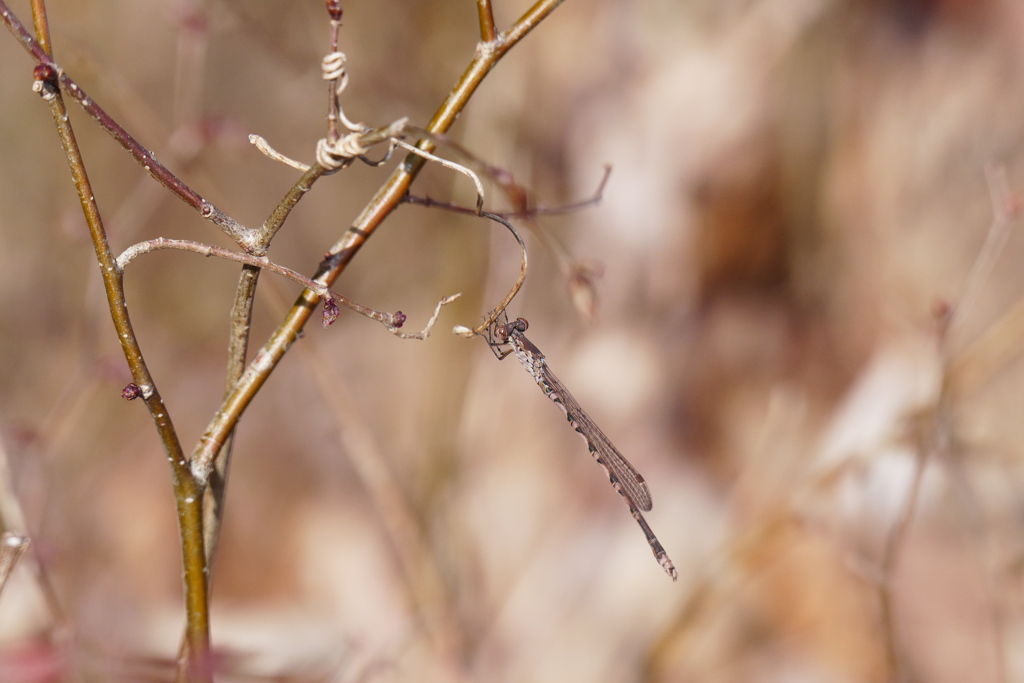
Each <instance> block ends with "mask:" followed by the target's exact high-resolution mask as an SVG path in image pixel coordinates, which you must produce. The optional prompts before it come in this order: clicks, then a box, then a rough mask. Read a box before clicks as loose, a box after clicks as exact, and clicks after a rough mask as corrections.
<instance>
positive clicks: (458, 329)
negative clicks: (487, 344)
mask: <svg viewBox="0 0 1024 683" xmlns="http://www.w3.org/2000/svg"><path fill="white" fill-rule="evenodd" d="M480 215H481V216H482V217H484V218H490V219H491V220H492V221H496V222H498V223H501V224H502V225H504V226H505V227H506V228H508V231H509V232H511V233H512V236H513V237H515V238H516V242H518V243H519V253H520V255H521V256H522V263H521V264H520V266H519V277H518V278H516V281H515V284H513V285H512V289H510V290H509V292H508V294H506V295H505V298H504V299H502V300H501V303H499V304H498V305H497V306H496V307H495V308H494V310H492V311H491V312H490V314H489V315H488V316H487V317H486V318H484V321H483V322H482V323H480V324H479V325H478V326H476V327H474V328H469V327H466V326H464V325H456V326H455V327H453V328H452V334H457V335H459V336H460V337H466V338H469V337H474V336H477V335H484V334H486V333H487V331H488V330H490V329H491V325H493V324H494V321H495V320H497V319H498V318H499V317H500V316H501V314H502V313H503V312H504V311H505V308H506V307H507V306H508V305H509V304H510V303H512V299H514V298H515V296H516V294H518V293H519V288H520V287H522V286H523V282H525V281H526V271H527V269H528V267H529V264H528V259H527V257H526V242H524V241H523V236H522V235H520V234H519V231H518V230H516V228H515V226H514V225H512V224H511V223H509V222H508V221H507V220H505V219H504V218H502V217H501V216H498V215H496V214H493V213H487V212H486V211H485V212H483V213H481V214H480Z"/></svg>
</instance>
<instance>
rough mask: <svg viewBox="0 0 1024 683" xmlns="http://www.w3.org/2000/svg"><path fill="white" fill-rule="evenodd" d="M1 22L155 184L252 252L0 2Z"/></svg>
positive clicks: (243, 232) (248, 237) (228, 222)
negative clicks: (52, 56) (158, 184)
mask: <svg viewBox="0 0 1024 683" xmlns="http://www.w3.org/2000/svg"><path fill="white" fill-rule="evenodd" d="M0 20H2V21H3V22H4V24H5V25H6V26H7V28H8V30H10V32H11V33H12V34H13V35H14V37H15V38H17V39H18V40H19V42H21V44H22V46H24V48H25V49H26V50H27V51H28V52H29V54H31V55H32V57H33V58H35V60H36V62H38V63H39V64H41V65H44V66H46V67H49V68H51V69H53V70H54V71H55V72H56V73H57V74H58V79H59V81H60V85H61V88H62V89H63V90H64V92H65V93H67V94H68V96H69V97H71V98H72V99H73V100H75V101H76V102H78V104H79V105H80V106H81V107H82V108H83V109H84V110H85V111H86V112H87V113H88V114H89V115H90V116H91V117H92V118H93V119H94V120H95V121H96V122H97V123H98V124H99V125H100V127H101V128H103V129H104V130H105V131H107V132H108V133H110V135H111V136H112V137H113V138H114V139H115V140H117V142H118V143H120V145H121V146H122V147H124V148H125V149H126V150H127V151H128V153H129V154H131V155H132V157H134V158H135V160H136V161H137V162H138V163H139V164H140V165H141V166H142V167H143V168H144V169H145V170H146V172H147V173H149V175H151V176H152V177H153V178H154V179H155V180H156V181H157V182H158V183H160V184H161V185H163V186H164V187H166V188H167V189H168V190H170V191H171V192H173V193H174V194H176V195H177V196H178V197H180V198H181V199H182V200H183V201H184V202H185V203H186V204H188V205H189V206H191V207H192V208H194V209H195V210H196V211H198V212H199V215H201V216H202V217H203V218H205V219H206V220H208V221H210V222H211V223H213V224H214V225H216V226H217V227H218V228H220V229H221V230H222V231H223V232H224V233H225V234H226V235H228V236H229V237H230V238H231V239H232V240H234V241H235V243H236V244H238V246H240V247H241V248H242V249H245V250H246V251H252V250H253V248H254V245H255V239H254V231H252V230H251V229H249V228H247V227H245V226H244V225H242V224H241V223H239V222H238V221H236V220H235V219H234V218H232V217H231V216H228V215H227V214H225V213H224V212H223V211H221V210H220V209H218V208H217V207H216V206H214V205H213V204H211V203H210V202H208V201H206V200H205V199H203V197H201V196H200V195H199V193H197V192H196V191H195V190H193V189H192V188H191V187H189V186H188V185H186V184H185V183H184V181H182V180H181V179H180V178H178V177H177V176H176V175H174V174H173V173H171V172H170V171H169V170H168V169H167V168H166V167H165V166H164V165H163V164H161V163H160V162H158V161H157V160H156V157H155V156H153V153H152V152H151V151H149V150H148V149H146V148H145V147H143V146H142V145H140V144H139V143H138V141H136V140H135V138H133V137H132V136H131V135H129V134H128V132H127V131H126V130H125V129H124V128H122V127H121V126H120V125H119V124H118V123H117V122H116V121H114V119H112V118H111V117H110V115H109V114H107V113H106V112H105V111H104V110H103V109H102V108H100V107H99V106H98V105H97V104H96V102H95V101H94V100H93V99H92V98H90V97H89V96H88V95H86V94H85V91H83V90H82V89H81V88H80V87H78V84H77V83H75V82H74V81H73V80H71V78H70V77H69V76H68V75H67V74H65V73H64V71H63V69H61V68H60V66H59V65H58V64H57V63H56V62H54V61H53V59H52V58H51V57H50V55H49V54H47V52H46V51H45V50H44V49H43V47H42V45H41V44H40V43H39V42H37V41H36V40H35V39H34V38H33V37H32V36H31V35H30V34H29V33H28V31H27V30H25V27H24V26H23V25H22V23H21V22H20V21H19V20H18V18H17V17H16V16H14V14H13V13H11V11H10V9H8V7H7V5H6V3H5V2H4V1H3V0H0Z"/></svg>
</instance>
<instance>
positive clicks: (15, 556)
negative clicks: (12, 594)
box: [0, 532, 29, 593]
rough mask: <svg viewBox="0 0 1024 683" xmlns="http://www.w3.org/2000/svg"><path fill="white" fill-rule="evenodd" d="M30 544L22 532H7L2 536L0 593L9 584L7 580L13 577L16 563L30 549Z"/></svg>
mask: <svg viewBox="0 0 1024 683" xmlns="http://www.w3.org/2000/svg"><path fill="white" fill-rule="evenodd" d="M28 546H29V543H28V538H27V537H25V536H22V535H21V534H12V533H10V532H7V533H5V534H4V535H3V536H2V537H0V593H2V592H3V590H4V588H5V587H6V586H7V580H8V579H9V578H11V572H12V571H14V565H16V564H17V563H18V560H19V559H20V558H21V556H22V555H23V554H24V553H25V551H26V550H28Z"/></svg>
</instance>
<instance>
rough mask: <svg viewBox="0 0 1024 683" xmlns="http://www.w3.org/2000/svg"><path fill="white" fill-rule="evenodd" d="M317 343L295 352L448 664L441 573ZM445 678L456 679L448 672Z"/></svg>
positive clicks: (453, 634) (450, 619)
mask: <svg viewBox="0 0 1024 683" xmlns="http://www.w3.org/2000/svg"><path fill="white" fill-rule="evenodd" d="M321 344H322V342H320V341H316V342H314V343H313V344H302V345H301V346H300V347H299V350H298V351H297V353H298V354H299V357H300V358H301V359H302V360H303V361H304V363H305V365H306V368H307V372H308V374H309V377H310V378H311V379H312V381H313V382H314V384H315V385H316V386H317V390H318V391H319V393H320V400H321V401H322V402H323V404H324V405H325V406H326V407H328V408H329V409H330V411H331V412H332V413H333V415H334V419H335V421H336V422H337V424H338V427H339V429H338V430H337V432H338V438H339V441H340V442H341V446H342V450H343V451H344V452H345V454H346V455H347V456H348V458H349V460H350V461H351V463H352V465H353V467H354V468H355V470H356V474H357V475H358V476H359V479H360V482H361V483H362V485H363V486H364V487H365V488H366V490H367V492H368V493H369V495H370V497H371V498H372V500H373V505H374V507H375V508H376V510H377V511H378V512H379V515H380V517H379V518H380V520H381V523H382V525H383V526H384V531H385V532H386V533H387V535H388V537H389V538H390V540H391V546H392V549H393V550H394V552H395V555H396V556H397V558H398V561H399V565H400V566H401V570H402V576H403V577H404V579H405V583H406V586H407V590H408V593H409V597H410V600H411V601H412V602H413V603H414V604H413V608H414V609H416V610H417V611H419V612H420V613H421V614H422V615H423V620H424V625H425V627H426V630H427V632H428V633H429V635H430V637H431V639H432V641H433V642H434V645H435V647H436V648H437V651H438V652H439V653H441V654H442V657H443V658H444V659H445V660H446V662H451V663H454V662H455V660H456V658H457V653H458V652H459V651H460V649H461V643H462V639H463V638H462V633H461V630H460V628H459V620H458V618H457V617H456V615H455V614H454V608H453V605H452V602H451V599H450V596H449V595H448V591H447V589H446V588H445V584H444V580H443V578H442V575H441V570H440V568H439V567H438V565H437V562H436V560H435V559H434V557H433V555H432V554H431V552H430V548H429V547H428V545H427V544H426V543H425V541H424V538H423V531H422V528H421V525H420V522H419V521H418V520H417V518H416V514H415V512H414V510H413V509H412V506H411V505H410V504H409V501H408V499H407V498H406V496H405V494H404V493H403V492H402V487H401V486H400V485H399V483H398V481H396V479H395V476H394V474H393V473H392V471H391V468H390V467H389V466H388V461H387V458H386V457H385V456H384V454H383V453H382V452H381V449H380V446H379V445H378V444H377V442H376V439H375V438H374V435H373V433H372V432H371V430H369V429H368V428H367V427H366V423H365V422H364V421H363V420H362V419H360V417H359V412H360V411H359V405H358V404H357V402H356V400H355V399H354V398H353V397H352V396H350V395H349V392H348V391H347V390H346V389H345V383H344V380H343V379H342V378H341V377H338V376H337V372H336V371H335V370H334V366H335V364H334V363H331V362H330V361H329V359H328V358H327V357H326V354H325V353H323V352H322V346H321ZM448 673H449V679H450V680H451V679H452V678H453V676H455V675H456V674H457V671H456V670H455V668H454V667H453V670H452V671H449V672H448Z"/></svg>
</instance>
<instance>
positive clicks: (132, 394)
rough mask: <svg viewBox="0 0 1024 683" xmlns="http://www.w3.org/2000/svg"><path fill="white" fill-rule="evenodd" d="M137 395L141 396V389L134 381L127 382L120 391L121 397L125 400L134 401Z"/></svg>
mask: <svg viewBox="0 0 1024 683" xmlns="http://www.w3.org/2000/svg"><path fill="white" fill-rule="evenodd" d="M139 396H142V389H141V388H140V387H139V385H138V384H136V383H135V382H129V383H128V386H126V387H125V388H124V390H123V391H122V392H121V398H123V399H125V400H126V401H134V400H135V399H137V398H138V397H139Z"/></svg>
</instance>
